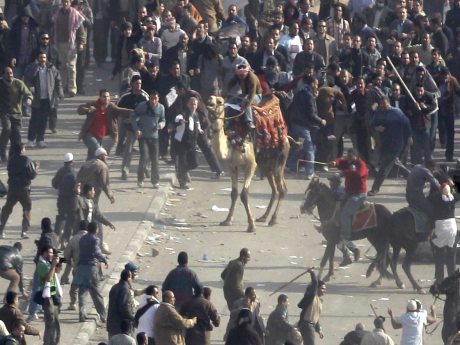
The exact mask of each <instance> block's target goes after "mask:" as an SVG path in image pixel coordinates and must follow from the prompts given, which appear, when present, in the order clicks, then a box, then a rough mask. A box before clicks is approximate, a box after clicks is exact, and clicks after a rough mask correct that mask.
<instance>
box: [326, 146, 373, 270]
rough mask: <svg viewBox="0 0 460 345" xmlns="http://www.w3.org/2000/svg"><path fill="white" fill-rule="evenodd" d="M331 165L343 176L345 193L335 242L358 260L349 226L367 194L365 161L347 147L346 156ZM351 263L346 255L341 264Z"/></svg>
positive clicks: (343, 250) (357, 250)
mask: <svg viewBox="0 0 460 345" xmlns="http://www.w3.org/2000/svg"><path fill="white" fill-rule="evenodd" d="M330 165H331V166H332V167H337V169H339V170H341V171H342V174H343V176H344V177H345V193H346V199H345V200H346V201H345V204H344V205H343V207H342V211H341V213H340V228H341V231H340V242H339V243H338V244H337V247H338V248H339V250H341V251H342V252H343V253H344V254H345V253H346V252H347V250H346V248H348V249H350V250H351V251H352V252H353V255H354V257H355V261H357V260H359V256H360V252H359V249H358V248H357V247H356V246H355V244H354V243H353V242H352V241H350V238H351V227H352V221H353V216H354V214H355V213H356V212H357V211H358V210H359V209H360V208H361V206H363V204H364V202H365V201H366V196H367V175H368V169H367V166H366V163H364V161H363V160H362V159H361V158H359V155H358V153H357V152H356V150H354V149H349V150H348V152H347V157H346V158H337V159H336V160H335V161H332V162H331V163H330ZM350 263H351V258H350V257H349V256H348V257H346V258H345V259H344V262H342V265H347V264H350Z"/></svg>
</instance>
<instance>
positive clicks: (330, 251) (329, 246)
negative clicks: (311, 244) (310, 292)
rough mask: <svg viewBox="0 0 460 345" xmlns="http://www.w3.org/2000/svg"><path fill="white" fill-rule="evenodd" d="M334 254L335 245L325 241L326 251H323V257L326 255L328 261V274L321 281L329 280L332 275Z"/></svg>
mask: <svg viewBox="0 0 460 345" xmlns="http://www.w3.org/2000/svg"><path fill="white" fill-rule="evenodd" d="M334 254H335V243H334V242H333V241H327V246H326V250H325V251H324V255H325V256H326V255H327V259H326V260H329V272H327V274H326V276H325V277H324V279H323V281H325V282H327V281H329V279H330V278H331V277H332V276H333V275H334Z"/></svg>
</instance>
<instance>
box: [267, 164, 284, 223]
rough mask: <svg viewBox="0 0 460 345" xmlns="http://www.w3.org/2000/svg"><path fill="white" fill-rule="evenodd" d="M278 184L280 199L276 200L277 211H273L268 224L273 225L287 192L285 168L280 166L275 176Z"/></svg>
mask: <svg viewBox="0 0 460 345" xmlns="http://www.w3.org/2000/svg"><path fill="white" fill-rule="evenodd" d="M275 181H276V186H277V189H278V200H277V202H276V207H275V211H274V212H273V215H272V218H271V219H270V222H269V223H268V225H270V226H272V225H275V224H276V218H277V216H278V210H279V208H280V204H281V201H282V200H283V199H284V196H285V195H286V192H287V187H286V181H285V180H284V168H280V169H279V171H278V173H277V174H276V176H275Z"/></svg>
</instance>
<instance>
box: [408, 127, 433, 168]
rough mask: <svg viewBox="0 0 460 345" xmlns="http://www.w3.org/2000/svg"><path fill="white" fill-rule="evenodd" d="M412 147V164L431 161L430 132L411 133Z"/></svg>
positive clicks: (425, 130)
mask: <svg viewBox="0 0 460 345" xmlns="http://www.w3.org/2000/svg"><path fill="white" fill-rule="evenodd" d="M412 137H413V139H414V145H412V147H411V158H412V163H413V164H422V163H423V160H425V162H426V161H428V160H431V142H430V132H429V130H427V129H415V130H413V131H412Z"/></svg>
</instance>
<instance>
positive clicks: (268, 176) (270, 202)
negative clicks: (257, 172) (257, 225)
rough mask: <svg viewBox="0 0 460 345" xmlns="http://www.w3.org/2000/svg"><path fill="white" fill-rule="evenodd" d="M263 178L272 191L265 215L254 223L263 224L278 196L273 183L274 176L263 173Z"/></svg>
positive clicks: (267, 172)
mask: <svg viewBox="0 0 460 345" xmlns="http://www.w3.org/2000/svg"><path fill="white" fill-rule="evenodd" d="M264 173H265V177H266V178H267V181H268V184H269V185H270V188H271V189H272V195H271V196H270V201H269V203H268V205H267V209H266V210H265V213H264V214H263V215H262V216H261V217H259V218H257V219H256V222H265V221H266V220H267V218H268V215H269V214H270V211H271V209H272V206H273V203H274V201H275V198H276V197H277V196H278V191H277V189H276V183H275V176H273V173H272V172H271V171H264Z"/></svg>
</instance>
